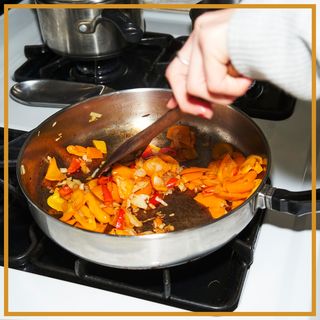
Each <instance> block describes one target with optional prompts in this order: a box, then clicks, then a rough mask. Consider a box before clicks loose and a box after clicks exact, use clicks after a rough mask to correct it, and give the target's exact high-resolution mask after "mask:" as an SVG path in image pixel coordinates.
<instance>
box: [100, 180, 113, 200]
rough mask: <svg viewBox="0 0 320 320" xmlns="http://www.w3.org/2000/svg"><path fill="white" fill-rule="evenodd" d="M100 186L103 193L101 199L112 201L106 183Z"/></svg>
mask: <svg viewBox="0 0 320 320" xmlns="http://www.w3.org/2000/svg"><path fill="white" fill-rule="evenodd" d="M101 188H102V194H103V201H104V202H112V201H113V198H112V194H111V192H110V190H109V189H108V186H107V185H106V184H102V185H101Z"/></svg>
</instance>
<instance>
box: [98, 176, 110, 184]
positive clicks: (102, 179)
mask: <svg viewBox="0 0 320 320" xmlns="http://www.w3.org/2000/svg"><path fill="white" fill-rule="evenodd" d="M111 181H112V177H111V176H107V177H106V176H101V177H99V178H98V184H102V185H104V184H108V182H111Z"/></svg>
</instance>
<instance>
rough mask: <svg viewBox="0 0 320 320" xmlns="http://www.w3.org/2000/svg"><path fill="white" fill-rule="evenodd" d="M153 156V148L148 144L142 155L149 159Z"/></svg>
mask: <svg viewBox="0 0 320 320" xmlns="http://www.w3.org/2000/svg"><path fill="white" fill-rule="evenodd" d="M151 156H153V150H152V148H151V146H150V145H148V146H147V147H146V149H145V150H144V151H143V152H142V154H141V157H142V158H143V159H148V158H150V157H151Z"/></svg>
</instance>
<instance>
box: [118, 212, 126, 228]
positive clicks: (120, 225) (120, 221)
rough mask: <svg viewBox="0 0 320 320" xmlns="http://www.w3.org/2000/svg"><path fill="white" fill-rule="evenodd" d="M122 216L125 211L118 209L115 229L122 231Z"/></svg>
mask: <svg viewBox="0 0 320 320" xmlns="http://www.w3.org/2000/svg"><path fill="white" fill-rule="evenodd" d="M124 215H125V211H124V210H123V209H122V208H120V209H119V211H118V218H117V222H116V229H120V230H122V229H123V228H124Z"/></svg>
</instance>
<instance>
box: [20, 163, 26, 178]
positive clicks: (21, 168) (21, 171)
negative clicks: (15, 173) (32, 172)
mask: <svg viewBox="0 0 320 320" xmlns="http://www.w3.org/2000/svg"><path fill="white" fill-rule="evenodd" d="M20 173H21V175H22V176H23V175H24V174H26V169H25V167H24V165H23V164H22V165H21V166H20Z"/></svg>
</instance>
